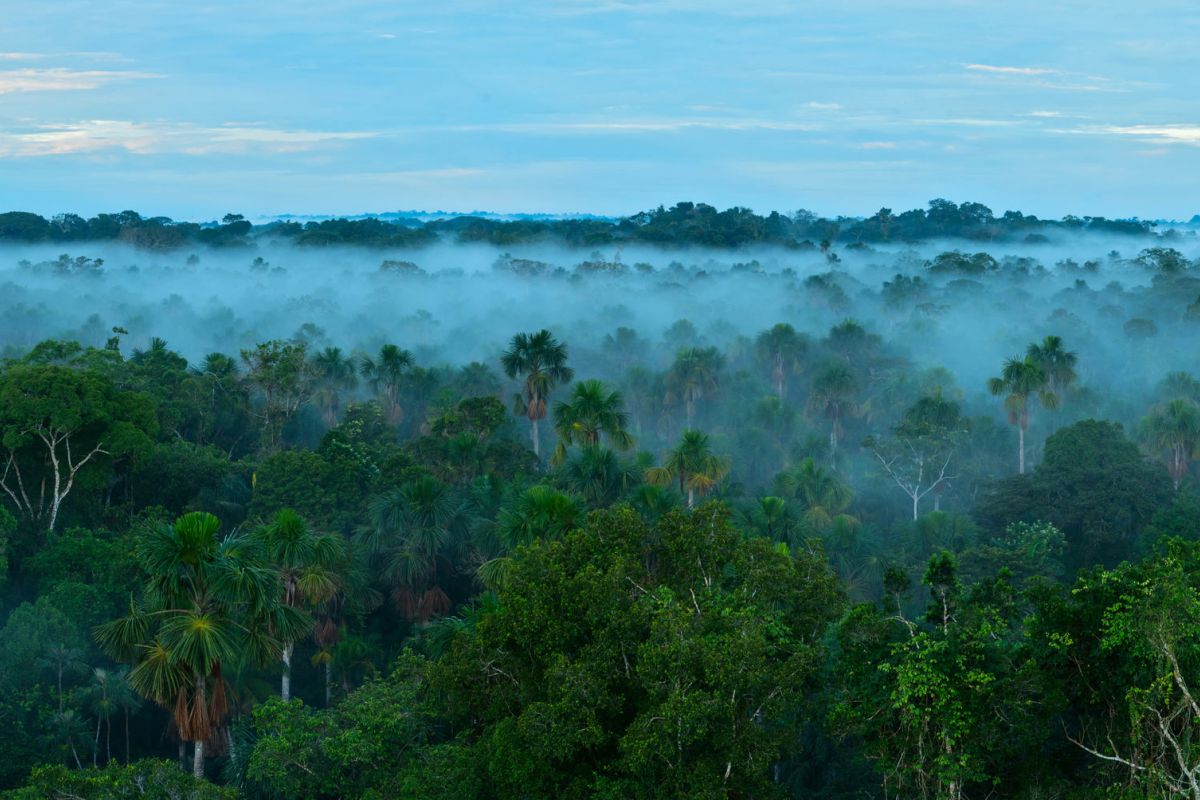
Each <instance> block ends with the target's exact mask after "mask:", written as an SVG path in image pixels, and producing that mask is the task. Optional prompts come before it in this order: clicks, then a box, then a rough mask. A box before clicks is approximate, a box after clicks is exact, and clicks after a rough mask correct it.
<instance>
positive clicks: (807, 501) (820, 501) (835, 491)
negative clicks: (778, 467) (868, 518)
mask: <svg viewBox="0 0 1200 800" xmlns="http://www.w3.org/2000/svg"><path fill="white" fill-rule="evenodd" d="M775 491H776V492H777V493H778V494H779V496H780V497H783V498H784V499H787V500H794V501H797V503H798V505H799V506H800V510H801V512H802V515H803V516H802V520H803V522H804V524H805V525H806V526H807V527H808V528H809V530H811V531H813V532H815V533H820V532H822V531H824V530H825V529H826V528H828V527H829V526H830V524H831V523H832V522H833V520H834V519H836V518H837V517H838V516H840V515H842V514H843V513H844V512H845V511H846V509H848V508H849V507H850V504H851V503H852V502H853V501H854V492H853V491H852V490H851V489H850V487H849V486H847V485H846V483H845V482H844V481H842V480H841V479H840V478H839V477H838V476H837V475H835V474H834V473H833V472H831V471H829V470H827V469H822V468H821V467H820V466H819V465H818V464H817V462H816V460H815V459H812V458H806V459H804V460H803V461H801V462H800V463H799V464H796V465H795V466H792V467H790V468H788V469H786V470H784V471H783V472H780V473H779V474H778V475H776V476H775Z"/></svg>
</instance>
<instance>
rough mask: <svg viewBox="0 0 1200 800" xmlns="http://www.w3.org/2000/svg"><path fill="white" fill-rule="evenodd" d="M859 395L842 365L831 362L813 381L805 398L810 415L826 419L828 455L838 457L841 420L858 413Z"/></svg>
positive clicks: (851, 374)
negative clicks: (821, 416) (827, 425)
mask: <svg viewBox="0 0 1200 800" xmlns="http://www.w3.org/2000/svg"><path fill="white" fill-rule="evenodd" d="M857 395H858V379H857V378H856V377H855V376H854V372H853V371H852V370H851V369H850V367H849V366H847V365H846V364H844V363H842V362H841V361H830V362H828V363H827V364H825V366H824V367H823V368H822V369H821V371H820V372H819V373H817V376H816V377H815V378H814V379H813V386H812V394H810V395H809V397H808V408H809V412H810V413H812V412H816V413H820V414H824V415H825V416H826V417H828V418H829V454H830V456H831V457H832V456H834V455H836V454H837V448H838V442H839V441H840V440H841V437H842V420H843V419H844V418H845V417H846V415H847V414H855V413H857V411H858V403H857V402H856V401H855V397H856V396H857Z"/></svg>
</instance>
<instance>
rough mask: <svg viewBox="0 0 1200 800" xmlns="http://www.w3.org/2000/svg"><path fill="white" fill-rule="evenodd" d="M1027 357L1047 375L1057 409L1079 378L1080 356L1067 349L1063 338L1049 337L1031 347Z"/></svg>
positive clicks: (1047, 389) (1047, 382)
mask: <svg viewBox="0 0 1200 800" xmlns="http://www.w3.org/2000/svg"><path fill="white" fill-rule="evenodd" d="M1025 357H1026V358H1027V359H1029V360H1030V361H1032V362H1033V363H1035V364H1037V365H1038V366H1039V367H1041V369H1042V372H1043V373H1045V375H1046V391H1047V392H1049V393H1050V394H1052V395H1054V397H1055V404H1054V407H1055V408H1057V407H1058V406H1059V405H1061V403H1062V396H1063V393H1064V392H1065V391H1066V390H1067V389H1069V388H1071V386H1072V385H1073V384H1074V383H1075V380H1076V378H1077V377H1078V376H1077V375H1076V374H1075V364H1076V362H1077V361H1078V360H1079V356H1078V355H1077V354H1076V353H1073V352H1071V351H1070V350H1068V349H1067V348H1066V346H1065V345H1064V344H1063V340H1062V337H1061V336H1047V337H1046V338H1045V339H1043V340H1042V341H1041V342H1040V343H1035V344H1031V345H1029V349H1028V350H1026V352H1025Z"/></svg>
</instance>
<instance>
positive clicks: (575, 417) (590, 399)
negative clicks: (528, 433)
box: [552, 380, 633, 464]
mask: <svg viewBox="0 0 1200 800" xmlns="http://www.w3.org/2000/svg"><path fill="white" fill-rule="evenodd" d="M628 425H629V418H628V415H627V414H626V413H625V401H624V399H623V398H622V397H621V393H620V392H617V391H609V390H608V388H607V387H605V385H604V383H603V382H601V381H597V380H587V381H580V382H579V383H577V384H575V387H574V388H573V389H572V390H571V398H570V399H569V400H566V401H564V402H560V403H558V404H557V405H556V406H555V407H554V431H555V433H557V434H558V445H557V446H556V447H555V448H554V457H553V459H552V461H553V462H554V463H555V464H561V463H562V462H563V460H564V459H565V458H566V456H567V448H568V447H569V446H571V445H582V446H585V447H587V446H589V445H591V446H594V445H598V444H600V436H601V435H602V434H603V435H604V436H607V437H608V440H609V442H610V443H611V444H612V445H613V446H615V447H617V448H619V449H621V450H628V449H629V448H631V447H633V437H632V436H631V435H630V434H629V431H628V430H627V427H628Z"/></svg>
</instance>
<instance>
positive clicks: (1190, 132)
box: [1063, 124, 1200, 147]
mask: <svg viewBox="0 0 1200 800" xmlns="http://www.w3.org/2000/svg"><path fill="white" fill-rule="evenodd" d="M1063 132H1064V133H1092V134H1103V135H1109V136H1130V137H1134V138H1136V139H1140V140H1142V141H1146V142H1151V143H1153V144H1186V145H1192V146H1193V147H1200V125H1190V124H1186V125H1185V124H1172V125H1095V126H1091V127H1087V128H1076V129H1073V130H1068V131H1063Z"/></svg>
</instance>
